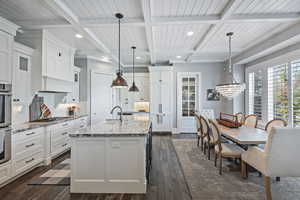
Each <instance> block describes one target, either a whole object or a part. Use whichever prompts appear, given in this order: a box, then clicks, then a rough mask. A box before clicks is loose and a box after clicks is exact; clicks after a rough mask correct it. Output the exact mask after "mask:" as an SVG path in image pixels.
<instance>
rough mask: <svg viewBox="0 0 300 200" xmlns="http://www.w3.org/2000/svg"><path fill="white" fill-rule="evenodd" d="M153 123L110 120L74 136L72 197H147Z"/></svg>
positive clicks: (72, 141)
mask: <svg viewBox="0 0 300 200" xmlns="http://www.w3.org/2000/svg"><path fill="white" fill-rule="evenodd" d="M151 131H152V130H151V122H150V121H149V120H135V119H125V120H124V121H122V122H121V121H120V120H107V121H103V122H100V123H98V124H95V125H93V126H88V127H87V128H86V129H83V130H81V131H77V132H74V133H72V134H70V138H71V193H146V188H147V179H148V177H149V176H148V175H149V170H150V165H151V146H152V138H151V137H152V136H151V135H152V134H151Z"/></svg>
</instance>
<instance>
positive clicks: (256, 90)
mask: <svg viewBox="0 0 300 200" xmlns="http://www.w3.org/2000/svg"><path fill="white" fill-rule="evenodd" d="M262 92H263V73H262V71H261V70H259V71H257V72H251V73H249V114H255V115H256V116H257V118H258V119H259V120H261V119H262V103H263V102H262V95H263V94H262Z"/></svg>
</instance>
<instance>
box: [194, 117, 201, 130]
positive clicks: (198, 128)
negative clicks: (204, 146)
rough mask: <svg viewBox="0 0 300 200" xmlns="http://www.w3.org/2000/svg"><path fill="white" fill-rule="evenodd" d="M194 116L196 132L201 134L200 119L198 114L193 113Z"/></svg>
mask: <svg viewBox="0 0 300 200" xmlns="http://www.w3.org/2000/svg"><path fill="white" fill-rule="evenodd" d="M194 117H195V120H196V130H197V134H198V135H201V121H200V116H199V115H197V114H196V113H195V115H194Z"/></svg>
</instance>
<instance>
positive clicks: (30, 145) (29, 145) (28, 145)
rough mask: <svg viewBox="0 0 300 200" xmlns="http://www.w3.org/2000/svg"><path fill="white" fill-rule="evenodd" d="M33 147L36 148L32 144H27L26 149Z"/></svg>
mask: <svg viewBox="0 0 300 200" xmlns="http://www.w3.org/2000/svg"><path fill="white" fill-rule="evenodd" d="M32 146H34V143H32V144H27V145H26V146H25V147H26V148H29V147H32Z"/></svg>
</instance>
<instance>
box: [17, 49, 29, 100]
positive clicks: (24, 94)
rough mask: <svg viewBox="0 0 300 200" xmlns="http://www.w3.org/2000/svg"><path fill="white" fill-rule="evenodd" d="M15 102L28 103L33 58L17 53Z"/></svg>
mask: <svg viewBox="0 0 300 200" xmlns="http://www.w3.org/2000/svg"><path fill="white" fill-rule="evenodd" d="M14 57H15V58H14V61H15V62H14V65H15V66H14V75H13V80H14V84H13V102H24V103H26V102H28V98H29V95H30V94H29V93H30V72H31V58H30V56H27V55H25V54H22V53H19V52H15V56H14Z"/></svg>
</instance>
